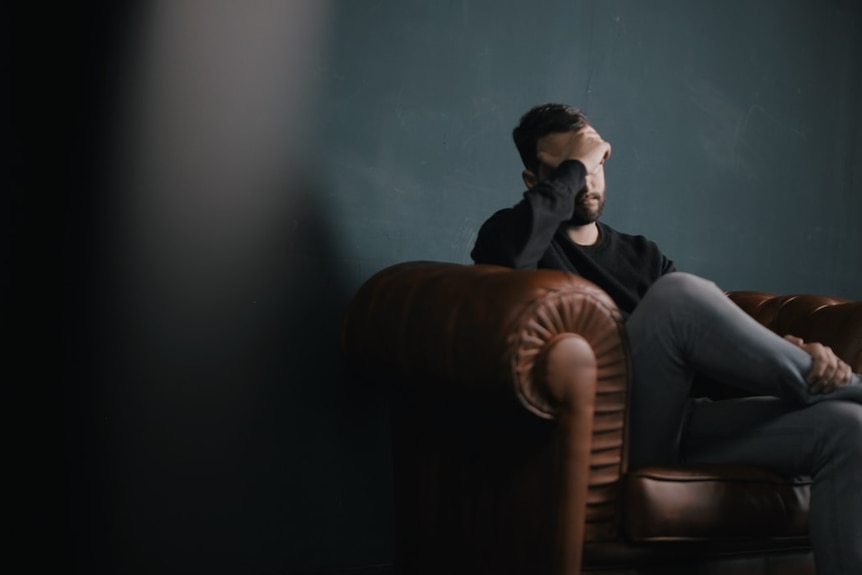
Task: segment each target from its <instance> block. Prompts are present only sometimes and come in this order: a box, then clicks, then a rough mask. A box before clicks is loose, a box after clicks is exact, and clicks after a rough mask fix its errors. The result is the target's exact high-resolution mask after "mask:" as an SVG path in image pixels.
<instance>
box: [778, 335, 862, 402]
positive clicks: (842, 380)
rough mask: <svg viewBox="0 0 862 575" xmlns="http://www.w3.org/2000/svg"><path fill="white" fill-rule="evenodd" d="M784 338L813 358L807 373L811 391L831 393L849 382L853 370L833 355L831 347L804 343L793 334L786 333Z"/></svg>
mask: <svg viewBox="0 0 862 575" xmlns="http://www.w3.org/2000/svg"><path fill="white" fill-rule="evenodd" d="M784 339H786V340H787V341H789V342H790V343H792V344H794V345H795V346H797V347H799V348H801V349H802V350H804V351H805V352H807V353H808V354H809V355H810V356H811V357H812V358H813V359H814V363H813V365H812V366H811V372H810V373H809V374H808V386H809V387H810V388H811V393H815V394H816V393H831V392H833V391H835V389H836V388H838V387H841V386H842V385H847V384H848V383H849V382H850V378H851V377H852V376H853V370H852V369H850V366H849V365H847V364H846V363H844V362H843V361H841V358H839V357H838V356H837V355H835V352H833V351H832V348H830V347H827V346H825V345H823V344H820V343H816V342H812V343H805V342H804V341H802V339H801V338H798V337H796V336H793V335H786V336H784Z"/></svg>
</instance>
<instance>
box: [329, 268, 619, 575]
mask: <svg viewBox="0 0 862 575" xmlns="http://www.w3.org/2000/svg"><path fill="white" fill-rule="evenodd" d="M341 347H342V351H343V354H344V357H345V359H346V361H347V363H348V366H349V367H351V368H353V369H354V370H355V371H358V372H359V373H360V374H361V375H362V376H364V377H366V378H368V377H370V378H373V379H376V380H382V381H383V382H384V383H386V384H388V385H390V386H392V387H391V388H390V389H391V391H390V393H391V395H392V397H393V402H392V405H393V415H392V422H393V470H394V475H395V479H396V481H395V485H396V489H395V494H396V497H395V503H396V513H395V515H396V525H397V527H396V532H397V536H396V563H397V564H398V565H399V569H402V570H404V571H405V572H412V573H417V574H422V573H441V572H449V573H460V572H464V573H467V572H518V573H520V572H524V573H527V572H530V573H555V574H556V573H559V574H563V573H567V574H573V575H574V574H576V573H578V572H579V568H580V563H581V552H582V544H583V542H584V541H585V540H586V541H593V540H608V539H613V538H615V537H616V536H617V524H618V518H619V508H620V506H619V480H620V477H621V475H622V473H623V472H624V471H625V462H626V456H625V420H626V404H627V397H628V384H629V371H630V370H629V369H628V365H629V354H628V344H627V340H626V337H625V329H624V325H623V322H622V317H621V314H620V312H619V310H618V309H617V307H616V305H615V304H614V303H613V301H612V300H611V299H610V298H609V297H608V296H607V294H605V293H604V292H603V291H602V290H600V289H599V288H598V287H596V286H595V285H593V284H591V283H590V282H588V281H586V280H584V279H582V278H580V277H578V276H575V275H572V274H567V273H565V272H560V271H551V270H530V271H517V270H511V269H508V268H502V267H496V266H465V265H459V264H447V263H434V262H410V263H405V264H398V265H395V266H392V267H389V268H387V269H385V270H383V271H381V272H379V273H377V274H376V275H374V276H373V277H372V278H371V279H369V280H368V281H367V282H366V283H365V284H364V285H363V286H362V287H361V288H360V290H359V291H358V292H357V294H356V295H355V296H354V298H353V300H352V301H351V303H350V305H349V307H348V309H347V312H346V314H345V318H344V323H343V326H342V332H341Z"/></svg>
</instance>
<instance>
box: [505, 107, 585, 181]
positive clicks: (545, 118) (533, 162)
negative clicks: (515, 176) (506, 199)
mask: <svg viewBox="0 0 862 575" xmlns="http://www.w3.org/2000/svg"><path fill="white" fill-rule="evenodd" d="M587 124H588V121H587V117H586V116H585V115H584V113H583V112H581V111H580V110H579V109H577V108H574V107H572V106H567V105H565V104H541V105H539V106H535V107H534V108H532V109H531V110H530V111H529V112H527V113H526V114H524V115H523V116H521V121H520V122H519V123H518V125H517V126H516V127H515V129H514V130H512V139H514V140H515V146H516V147H517V148H518V153H519V154H521V161H522V162H524V167H525V168H527V169H528V170H530V171H531V172H533V173H534V174H537V173H538V171H539V159H538V158H537V157H536V154H537V151H536V142H538V141H539V139H541V138H543V137H545V136H547V135H548V134H554V133H558V132H568V131H570V130H580V129H581V128H583V127H584V126H586V125H587Z"/></svg>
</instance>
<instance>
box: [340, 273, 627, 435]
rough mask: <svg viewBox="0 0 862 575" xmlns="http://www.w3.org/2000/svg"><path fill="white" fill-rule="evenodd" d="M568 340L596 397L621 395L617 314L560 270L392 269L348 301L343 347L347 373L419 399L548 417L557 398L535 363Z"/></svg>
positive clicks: (600, 295)
mask: <svg viewBox="0 0 862 575" xmlns="http://www.w3.org/2000/svg"><path fill="white" fill-rule="evenodd" d="M571 334H575V335H576V336H578V337H581V338H583V339H584V340H586V342H587V343H588V344H589V346H590V347H591V348H592V350H593V352H594V354H595V356H596V364H597V379H598V381H599V389H600V390H604V391H605V392H614V391H616V392H619V393H622V394H623V396H624V395H625V392H626V389H627V385H628V361H629V359H628V347H627V343H626V337H625V330H624V325H623V322H622V317H621V314H620V312H619V310H618V309H617V307H616V305H615V304H614V302H613V301H612V300H611V299H610V297H609V296H608V295H607V294H606V293H605V292H604V291H602V290H601V289H599V288H598V287H597V286H595V285H594V284H592V283H590V282H588V281H587V280H584V279H583V278H580V277H578V276H575V275H572V274H567V273H565V272H560V271H553V270H530V271H518V270H511V269H508V268H502V267H497V266H481V265H477V266H468V265H460V264H451V263H437V262H409V263H403V264H397V265H394V266H391V267H389V268H386V269H384V270H383V271H381V272H378V273H377V274H376V275H374V276H373V277H372V278H370V279H369V280H368V281H367V282H366V283H365V284H364V285H363V286H362V287H361V288H360V290H359V291H358V293H357V294H356V295H355V297H354V298H353V300H352V301H351V303H350V305H349V307H348V310H347V312H346V314H345V318H344V322H343V326H342V331H341V347H342V352H343V353H344V356H345V357H346V359H347V362H348V365H350V366H351V367H352V368H354V369H357V370H359V371H360V372H362V373H364V374H366V375H371V376H373V377H379V378H381V379H384V380H386V381H388V382H394V383H396V384H397V385H414V386H420V387H422V388H423V389H422V390H419V392H420V393H421V394H426V393H427V394H432V395H438V394H442V395H445V394H457V395H460V396H465V395H473V394H475V395H476V396H477V397H479V396H481V397H490V396H494V395H497V396H508V397H509V398H511V397H513V396H514V397H515V398H517V400H518V401H520V402H521V404H523V406H524V407H526V408H527V409H528V410H530V411H531V412H533V413H534V414H536V415H538V416H539V417H543V418H547V419H553V418H555V417H556V412H557V409H558V406H559V404H560V398H559V397H556V395H555V391H554V390H553V389H551V386H549V385H548V384H547V381H546V379H547V378H545V377H543V372H542V370H543V363H544V362H543V357H544V356H545V355H546V354H547V353H548V351H549V350H550V349H551V348H552V347H553V345H552V344H554V343H555V342H557V341H559V340H560V338H563V337H568V336H571ZM414 391H417V390H414ZM438 396H439V395H438Z"/></svg>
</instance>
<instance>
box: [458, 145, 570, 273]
mask: <svg viewBox="0 0 862 575" xmlns="http://www.w3.org/2000/svg"><path fill="white" fill-rule="evenodd" d="M585 181H586V168H585V167H584V165H583V164H582V163H581V162H579V161H577V160H566V161H565V162H563V163H561V164H560V165H559V166H558V167H557V169H556V170H555V171H554V173H553V174H552V175H551V177H550V178H548V179H547V180H545V181H543V182H541V183H540V184H537V185H536V186H534V187H533V188H531V189H529V190H527V191H526V192H524V198H523V199H522V200H521V201H520V202H518V203H517V204H516V205H515V206H514V207H511V208H507V209H504V210H500V211H499V212H497V213H495V214H494V215H493V216H491V217H490V218H489V219H488V220H487V221H486V222H485V223H484V224H482V227H481V228H480V229H479V234H478V236H477V238H476V244H475V245H474V246H473V251H472V252H471V254H470V256H471V257H472V258H473V261H474V262H476V263H477V264H494V265H500V266H506V267H510V268H516V269H534V268H536V266H537V264H538V262H539V260H540V259H541V258H542V256H543V255H544V253H545V252H546V251H547V250H548V247H549V246H550V245H551V240H552V239H553V238H554V234H555V233H556V232H557V228H559V226H560V224H562V223H563V222H564V221H566V220H568V219H570V218H571V217H572V212H573V210H574V207H575V196H576V195H577V193H578V192H579V191H580V190H581V189H582V188H583V187H584V184H585Z"/></svg>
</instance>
